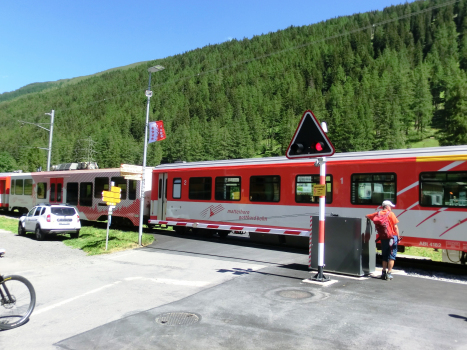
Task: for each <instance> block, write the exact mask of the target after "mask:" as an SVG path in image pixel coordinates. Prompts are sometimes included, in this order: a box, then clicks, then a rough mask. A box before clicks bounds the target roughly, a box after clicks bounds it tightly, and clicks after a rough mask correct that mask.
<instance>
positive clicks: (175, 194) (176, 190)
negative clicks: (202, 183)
mask: <svg viewBox="0 0 467 350" xmlns="http://www.w3.org/2000/svg"><path fill="white" fill-rule="evenodd" d="M172 198H173V199H180V198H182V179H181V178H179V177H177V178H175V179H174V183H173V189H172Z"/></svg>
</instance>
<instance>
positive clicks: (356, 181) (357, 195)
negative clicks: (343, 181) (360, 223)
mask: <svg viewBox="0 0 467 350" xmlns="http://www.w3.org/2000/svg"><path fill="white" fill-rule="evenodd" d="M351 184H352V187H351V200H350V201H351V203H352V204H375V205H381V203H383V201H384V200H390V201H391V202H393V203H394V204H395V203H396V200H397V197H396V188H397V186H396V174H394V173H376V174H352V176H351Z"/></svg>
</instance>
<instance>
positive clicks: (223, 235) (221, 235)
mask: <svg viewBox="0 0 467 350" xmlns="http://www.w3.org/2000/svg"><path fill="white" fill-rule="evenodd" d="M229 233H230V232H229V231H217V234H218V235H219V237H220V238H225V237H227V236H228V235H229Z"/></svg>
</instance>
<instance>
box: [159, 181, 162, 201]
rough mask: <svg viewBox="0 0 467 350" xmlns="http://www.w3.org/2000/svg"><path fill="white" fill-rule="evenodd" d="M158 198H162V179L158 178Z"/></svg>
mask: <svg viewBox="0 0 467 350" xmlns="http://www.w3.org/2000/svg"><path fill="white" fill-rule="evenodd" d="M158 190H159V199H161V198H162V179H159V188H158Z"/></svg>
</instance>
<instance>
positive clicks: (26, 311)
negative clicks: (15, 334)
mask: <svg viewBox="0 0 467 350" xmlns="http://www.w3.org/2000/svg"><path fill="white" fill-rule="evenodd" d="M34 305H35V293H34V289H33V288H32V285H31V284H30V283H29V282H28V281H27V280H26V279H24V278H23V277H20V276H8V277H5V281H4V282H3V283H1V284H0V328H6V329H9V328H14V327H17V326H19V325H21V324H23V323H25V322H26V321H27V319H28V317H29V315H30V314H31V312H32V310H33V309H34Z"/></svg>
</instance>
